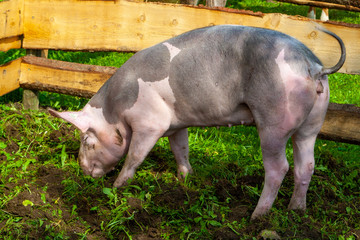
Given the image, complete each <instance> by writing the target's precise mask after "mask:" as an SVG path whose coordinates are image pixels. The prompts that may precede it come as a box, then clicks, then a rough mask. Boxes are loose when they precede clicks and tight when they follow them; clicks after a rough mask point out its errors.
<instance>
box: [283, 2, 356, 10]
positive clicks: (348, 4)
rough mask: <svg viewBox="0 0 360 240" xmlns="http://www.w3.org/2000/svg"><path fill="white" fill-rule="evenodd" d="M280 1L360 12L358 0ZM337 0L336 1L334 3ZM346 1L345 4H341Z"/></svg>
mask: <svg viewBox="0 0 360 240" xmlns="http://www.w3.org/2000/svg"><path fill="white" fill-rule="evenodd" d="M277 1H279V2H288V3H294V4H297V5H308V6H313V7H319V8H333V9H340V10H347V11H354V12H360V7H359V6H360V2H359V1H357V2H355V1H352V2H349V1H333V2H331V1H329V2H326V1H312V0H277ZM334 2H335V3H334ZM341 2H342V3H344V4H341Z"/></svg>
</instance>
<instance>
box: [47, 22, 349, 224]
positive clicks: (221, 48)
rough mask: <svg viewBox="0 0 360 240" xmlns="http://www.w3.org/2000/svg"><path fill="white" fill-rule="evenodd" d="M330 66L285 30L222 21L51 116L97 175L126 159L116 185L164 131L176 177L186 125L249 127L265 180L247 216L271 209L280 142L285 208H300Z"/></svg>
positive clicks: (182, 164)
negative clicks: (70, 127) (287, 193)
mask: <svg viewBox="0 0 360 240" xmlns="http://www.w3.org/2000/svg"><path fill="white" fill-rule="evenodd" d="M320 30H321V31H323V32H325V33H327V34H329V35H331V36H333V37H334V38H335V39H336V40H337V41H338V42H339V44H340V48H341V57H340V60H339V61H338V63H337V64H336V65H335V66H334V67H331V68H325V67H324V66H323V65H322V63H321V62H320V60H319V59H318V58H317V57H316V56H315V55H314V54H313V53H312V52H311V51H310V50H309V49H308V48H307V47H306V46H305V45H304V44H302V43H301V42H299V41H298V40H296V39H294V38H292V37H290V36H288V35H285V34H283V33H280V32H277V31H272V30H267V29H262V28H253V27H244V26H236V25H221V26H213V27H206V28H201V29H196V30H193V31H190V32H187V33H184V34H181V35H179V36H177V37H174V38H172V39H169V40H167V41H164V42H162V43H159V44H157V45H155V46H153V47H150V48H147V49H144V50H142V51H140V52H138V53H136V54H135V55H134V56H133V57H131V58H130V59H129V60H128V61H127V62H126V63H125V64H124V65H123V66H122V67H121V68H119V69H118V70H117V72H116V73H115V74H114V75H113V76H112V77H111V78H110V79H109V80H108V81H107V82H106V83H105V84H104V85H103V86H102V87H101V88H100V90H99V91H98V92H97V93H96V94H95V95H94V96H93V97H92V98H91V100H90V101H89V102H88V104H87V105H86V106H85V107H84V109H83V110H81V111H79V112H57V111H54V110H51V109H49V111H50V113H51V114H52V115H54V116H56V117H60V118H62V119H64V120H66V121H68V122H70V123H72V124H74V125H75V126H76V127H77V128H78V129H79V130H80V131H81V147H80V153H79V159H80V165H81V167H82V169H83V170H84V173H85V174H86V175H91V176H93V177H101V176H103V175H105V174H106V173H108V172H110V171H111V170H113V169H114V168H115V167H116V165H117V164H118V162H119V160H120V159H121V158H122V157H123V156H124V155H125V154H127V156H126V159H125V163H124V166H123V168H122V170H121V172H120V174H119V176H118V177H117V179H116V181H115V183H114V186H115V187H120V186H122V185H124V184H126V182H127V180H128V179H130V178H132V177H133V176H134V173H135V170H136V168H137V167H138V166H139V165H140V164H141V163H142V162H143V160H144V158H145V157H146V155H147V154H148V153H149V151H150V150H151V149H152V147H153V146H154V145H155V143H156V142H157V140H158V139H159V138H161V137H168V138H169V142H170V146H171V150H172V152H173V153H174V155H175V159H176V161H177V165H178V177H184V176H186V175H187V174H189V173H192V169H191V166H190V163H189V147H188V131H187V128H188V127H190V126H199V127H201V126H232V125H240V124H255V125H256V127H257V129H258V132H259V136H260V141H261V149H262V154H263V163H264V168H265V183H264V188H263V190H262V193H261V196H260V200H259V202H258V204H257V206H256V208H255V210H254V212H253V214H252V216H251V217H252V219H254V218H257V217H259V216H262V215H264V214H266V213H267V212H268V211H269V209H270V208H271V206H272V204H273V202H274V200H275V198H276V196H277V193H278V190H279V187H280V185H281V182H282V180H283V178H284V176H285V174H286V173H287V171H288V169H289V164H288V162H287V160H286V155H285V147H286V143H287V140H288V139H289V137H290V136H291V137H292V141H293V146H294V178H295V188H294V192H293V195H292V198H291V201H290V205H289V208H290V209H305V208H306V192H307V189H308V186H309V183H310V180H311V176H312V174H313V171H314V144H315V139H316V136H317V134H318V133H319V131H320V128H321V126H322V124H323V121H324V118H325V114H326V110H327V107H328V102H329V85H328V78H327V75H328V74H331V73H334V72H336V71H337V70H339V69H340V68H341V66H342V65H343V63H344V61H345V47H344V44H343V42H342V40H341V39H340V38H339V37H338V36H336V35H335V34H334V33H331V32H329V31H328V30H325V29H322V28H321V29H320Z"/></svg>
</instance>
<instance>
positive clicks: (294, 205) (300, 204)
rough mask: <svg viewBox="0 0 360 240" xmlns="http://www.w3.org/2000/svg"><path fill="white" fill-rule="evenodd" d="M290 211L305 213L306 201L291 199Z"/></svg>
mask: <svg viewBox="0 0 360 240" xmlns="http://www.w3.org/2000/svg"><path fill="white" fill-rule="evenodd" d="M288 209H292V210H300V211H305V209H306V202H305V201H296V200H294V199H291V201H290V203H289V206H288Z"/></svg>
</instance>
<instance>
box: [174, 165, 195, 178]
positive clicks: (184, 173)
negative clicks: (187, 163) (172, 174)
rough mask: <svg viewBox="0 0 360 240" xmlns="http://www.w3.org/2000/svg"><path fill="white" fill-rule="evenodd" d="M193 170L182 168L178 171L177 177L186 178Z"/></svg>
mask: <svg viewBox="0 0 360 240" xmlns="http://www.w3.org/2000/svg"><path fill="white" fill-rule="evenodd" d="M192 173H193V170H192V169H191V168H190V169H182V170H181V171H178V173H177V177H178V179H181V180H184V179H185V178H186V177H187V176H188V175H189V174H192Z"/></svg>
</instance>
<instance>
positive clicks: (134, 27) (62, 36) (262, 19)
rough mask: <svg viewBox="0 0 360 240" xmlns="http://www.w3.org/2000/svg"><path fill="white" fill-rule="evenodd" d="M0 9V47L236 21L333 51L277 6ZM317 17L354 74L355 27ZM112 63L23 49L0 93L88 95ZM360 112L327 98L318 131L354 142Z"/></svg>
mask: <svg viewBox="0 0 360 240" xmlns="http://www.w3.org/2000/svg"><path fill="white" fill-rule="evenodd" d="M0 11H1V12H2V13H3V14H2V15H0V24H1V23H2V26H3V27H2V30H1V31H0V50H2V51H6V50H8V49H11V48H26V49H63V50H84V51H98V50H105V51H139V50H141V49H143V48H146V47H149V46H151V45H154V44H156V43H158V42H160V41H163V40H165V39H168V38H170V37H173V36H176V35H178V34H181V33H183V32H185V31H188V30H191V29H194V28H198V27H204V26H210V25H218V24H241V25H247V26H255V27H264V28H269V29H274V30H278V31H281V32H284V33H287V34H289V35H292V36H293V37H295V38H297V39H299V40H300V41H302V42H303V43H304V44H306V45H307V46H308V47H309V48H310V49H311V50H312V51H313V52H314V53H315V54H316V55H317V56H318V57H319V58H320V59H321V60H322V62H323V63H324V65H325V66H332V65H334V64H335V63H336V62H337V61H338V58H339V56H340V49H339V46H338V43H337V41H336V40H334V39H333V38H332V37H330V36H328V35H326V34H324V33H321V32H319V31H318V30H317V29H316V28H315V24H314V23H313V22H314V21H310V20H309V19H307V18H303V17H299V16H287V15H283V14H278V13H274V14H263V13H253V12H249V11H238V10H231V9H225V8H212V9H211V8H207V7H194V6H187V5H177V4H163V3H144V2H130V1H124V0H120V1H97V0H80V1H76V0H10V1H4V2H0ZM317 24H320V25H322V26H324V27H325V28H327V29H329V30H330V31H332V32H335V33H336V34H338V35H339V36H340V37H341V38H342V39H343V41H344V43H345V46H346V49H347V59H346V62H345V64H344V66H343V67H342V68H341V69H340V71H339V72H342V73H347V74H360V64H359V62H360V44H359V39H360V26H359V25H352V24H340V23H332V22H319V21H318V22H317ZM294 29H296V30H294ZM115 70H116V69H115V68H108V67H99V66H90V65H82V64H75V63H66V62H61V61H55V60H49V59H45V58H37V57H30V56H27V57H24V58H21V59H18V60H15V61H13V62H11V63H9V64H6V65H4V66H1V67H0V73H1V74H0V95H3V94H6V93H8V92H10V91H12V90H15V89H17V88H19V87H23V88H26V89H36V90H46V91H54V92H61V93H66V94H71V95H78V96H85V97H90V96H92V95H93V94H94V93H95V92H96V91H97V90H98V89H99V87H100V86H101V85H102V84H103V83H104V82H105V81H106V80H107V79H108V78H109V77H110V76H111V75H112V74H113V72H114V71H115ZM333 113H334V114H333ZM335 113H336V114H335ZM339 113H341V114H339ZM334 116H335V117H334ZM328 117H329V118H328ZM334 118H336V121H334ZM359 119H360V111H359V109H358V108H355V107H348V106H345V105H331V106H330V108H329V112H328V115H327V120H326V122H325V124H324V127H323V130H322V136H324V137H325V138H331V139H336V140H340V141H345V142H351V143H360V121H359ZM334 122H335V123H336V124H334ZM339 123H341V124H339Z"/></svg>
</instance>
